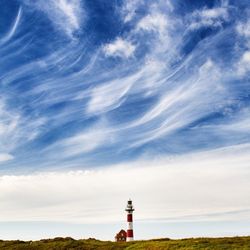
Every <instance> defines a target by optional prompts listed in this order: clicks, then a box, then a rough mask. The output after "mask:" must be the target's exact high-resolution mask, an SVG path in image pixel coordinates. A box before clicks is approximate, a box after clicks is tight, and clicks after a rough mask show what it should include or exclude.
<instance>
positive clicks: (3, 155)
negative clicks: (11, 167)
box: [0, 153, 14, 162]
mask: <svg viewBox="0 0 250 250" xmlns="http://www.w3.org/2000/svg"><path fill="white" fill-rule="evenodd" d="M13 158H14V157H13V155H11V154H7V153H0V162H5V161H9V160H12V159H13Z"/></svg>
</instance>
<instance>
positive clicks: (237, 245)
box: [0, 237, 250, 250]
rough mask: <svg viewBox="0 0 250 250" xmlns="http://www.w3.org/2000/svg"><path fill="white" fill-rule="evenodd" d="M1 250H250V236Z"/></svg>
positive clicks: (6, 247) (59, 243) (54, 243)
mask: <svg viewBox="0 0 250 250" xmlns="http://www.w3.org/2000/svg"><path fill="white" fill-rule="evenodd" d="M0 249H1V250H22V249H30V250H48V249H49V250H71V249H72V250H73V249H74V250H144V249H145V250H163V249H164V250H165V249H166V250H168V249H169V250H175V249H180V250H198V249H202V250H207V249H209V250H210V249H211V250H235V249H239V250H250V237H232V238H191V239H182V240H170V239H156V240H147V241H134V242H129V243H128V242H125V243H120V242H110V241H99V240H95V239H88V240H74V239H72V238H69V237H68V238H55V239H46V240H40V241H18V240H15V241H2V240H1V241H0Z"/></svg>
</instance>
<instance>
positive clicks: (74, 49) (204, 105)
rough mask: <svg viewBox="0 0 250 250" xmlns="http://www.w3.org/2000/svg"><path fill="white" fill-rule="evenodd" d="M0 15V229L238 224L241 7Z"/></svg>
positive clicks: (85, 6)
mask: <svg viewBox="0 0 250 250" xmlns="http://www.w3.org/2000/svg"><path fill="white" fill-rule="evenodd" d="M0 5H1V9H0V65H1V66H0V174H1V175H0V192H1V195H0V202H1V204H4V205H3V206H1V207H2V208H0V214H1V215H0V220H1V221H2V222H3V221H4V222H5V223H10V225H11V228H13V230H14V231H15V229H16V228H19V227H20V223H24V224H23V225H24V227H27V225H28V224H29V223H30V226H31V227H34V223H38V224H37V225H39V223H41V222H46V223H49V224H53V223H81V225H85V224H86V225H89V224H91V225H96V227H95V229H96V232H98V228H102V227H103V225H104V224H105V223H106V224H108V223H111V224H110V225H109V226H107V227H108V228H109V230H110V232H112V231H113V230H116V229H115V228H114V225H122V223H123V216H124V214H123V211H122V210H123V207H124V202H126V200H127V198H129V197H131V198H133V200H134V202H135V203H137V206H138V210H139V211H138V212H137V213H138V215H137V219H138V227H141V225H142V224H140V223H149V222H150V223H151V221H154V223H155V225H156V227H157V225H158V226H159V236H164V235H166V236H167V235H170V234H171V235H173V237H174V235H176V236H180V237H181V235H183V236H185V233H183V234H180V233H179V234H178V232H177V233H176V234H173V232H169V231H167V232H164V230H163V227H162V223H166V225H167V223H168V222H169V223H170V222H171V223H173V222H172V220H174V221H175V222H176V223H182V222H183V223H184V222H185V223H190V225H192V223H194V224H195V223H197V221H199V223H204V225H208V224H206V223H212V222H211V221H215V222H216V223H217V224H219V221H221V228H220V227H217V228H218V231H216V232H217V234H218V235H220V234H222V235H223V232H224V231H223V230H224V225H227V227H228V223H230V222H232V225H233V223H238V224H237V225H239V223H241V221H244V223H249V224H248V225H250V203H249V201H248V200H249V199H248V198H247V194H248V193H249V191H250V185H249V184H248V180H249V177H250V166H249V160H250V156H249V155H250V105H249V104H250V82H249V73H250V4H249V1H246V0H242V1H229V0H228V1H227V0H221V1H201V0H199V1H198V0H192V1H191V0H189V1H188V0H184V1H183V0H182V1H181V0H177V1H173V0H172V1H171V0H164V1H163V0H157V1H151V0H147V1H146V0H127V1H122V0H109V1H102V0H94V1H93V0H48V1H46V3H45V2H44V1H42V0H37V1H32V0H13V1H8V0H2V1H1V2H0ZM204 184H206V186H204ZM148 186H150V188H149V187H148ZM184 190H186V191H188V193H189V195H187V194H186V193H185V192H184ZM228 191H230V192H229V193H228ZM155 194H157V195H155ZM191 194H192V195H191ZM152 196H153V198H152ZM108 197H109V198H108ZM187 197H188V198H189V199H187ZM107 199H109V200H110V201H109V204H106V200H107ZM104 211H105V212H104ZM97 218H98V219H97ZM140 221H141V222H140ZM15 223H16V224H15ZM101 223H104V224H101ZM115 223H116V224H115ZM157 223H158V224H157ZM106 224H105V225H106ZM63 225H65V224H63ZM101 225H102V226H101ZM112 225H113V226H112ZM37 227H39V226H37ZM66 227H67V226H65V228H66ZM232 227H233V226H232ZM76 228H77V227H75V229H74V230H75V231H74V230H73V231H74V232H75V233H72V236H74V235H76V236H77V235H78V234H77V229H76ZM237 228H239V227H235V231H234V230H233V229H232V232H231V234H237V233H239V234H244V233H245V234H249V233H250V231H249V230H248V231H247V229H246V230H245V231H244V230H243V232H242V231H239V230H238V229H237ZM248 228H250V226H249V227H248ZM206 229H207V230H209V226H208V227H207V228H206V226H204V230H203V231H202V234H204V235H205V234H206ZM0 230H1V226H0ZM31 231H32V230H31ZM212 231H213V230H212ZM55 232H56V229H55ZM193 232H194V235H196V233H198V232H201V230H200V229H197V232H196V233H195V229H194V231H193ZM207 232H208V231H207ZM213 232H214V231H213ZM216 232H215V234H216ZM114 233H115V232H114ZM208 234H209V232H208ZM10 235H11V234H10ZM96 235H98V237H100V238H109V239H112V237H113V236H112V234H111V233H110V234H103V235H102V234H98V233H96ZM138 235H139V237H141V238H143V237H144V236H145V235H147V237H150V236H151V235H152V236H156V235H154V234H153V232H152V231H150V229H148V231H147V232H146V233H145V234H140V233H138ZM40 236H41V237H42V236H43V233H42V230H40V234H39V233H38V234H37V236H36V237H38V238H39V237H40ZM92 236H94V235H92ZM6 237H8V236H6ZM11 237H19V238H20V237H21V238H22V237H26V236H25V235H24V234H23V235H22V233H19V234H16V235H12V236H11ZM30 237H31V238H32V237H33V236H32V235H31V236H30ZM34 237H35V236H34ZM90 237H91V236H90Z"/></svg>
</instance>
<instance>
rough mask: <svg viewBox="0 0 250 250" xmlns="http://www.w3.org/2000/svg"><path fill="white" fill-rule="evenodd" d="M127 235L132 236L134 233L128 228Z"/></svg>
mask: <svg viewBox="0 0 250 250" xmlns="http://www.w3.org/2000/svg"><path fill="white" fill-rule="evenodd" d="M127 237H130V238H133V237H134V234H133V230H132V229H128V230H127Z"/></svg>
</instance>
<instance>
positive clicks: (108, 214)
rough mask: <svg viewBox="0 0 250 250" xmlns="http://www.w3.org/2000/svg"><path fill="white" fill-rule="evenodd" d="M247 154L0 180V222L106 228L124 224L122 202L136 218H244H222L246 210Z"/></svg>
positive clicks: (245, 149) (242, 149) (235, 151)
mask: <svg viewBox="0 0 250 250" xmlns="http://www.w3.org/2000/svg"><path fill="white" fill-rule="evenodd" d="M249 150H250V145H249V144H246V145H241V146H237V147H231V148H225V149H220V150H215V151H210V152H204V153H197V154H192V155H183V156H181V157H176V158H170V159H161V160H160V159H158V161H154V160H151V161H138V162H134V163H131V164H126V165H119V166H113V167H110V168H107V169H102V170H100V169H99V170H98V169H97V170H91V171H88V170H86V171H70V172H62V173H41V174H34V175H21V176H15V175H4V176H1V177H0V203H1V206H0V220H1V221H2V222H3V221H60V222H66V221H67V222H75V223H112V222H115V221H123V217H124V214H123V209H124V205H125V202H126V200H127V198H132V199H133V201H134V203H135V206H136V220H158V219H164V220H165V221H166V220H167V221H181V222H183V221H199V220H206V221H216V220H223V219H230V220H231V221H232V220H235V221H237V220H246V219H250V214H249V213H248V214H244V213H243V214H241V215H239V214H237V213H236V214H235V215H233V214H228V212H233V211H242V210H247V209H248V210H249V209H250V201H249V198H248V196H249V192H250V184H249V178H250V170H249V161H250V154H249ZM176 180H178V181H176ZM66 184H67V185H66ZM216 214H217V215H216ZM218 214H219V215H218Z"/></svg>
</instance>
